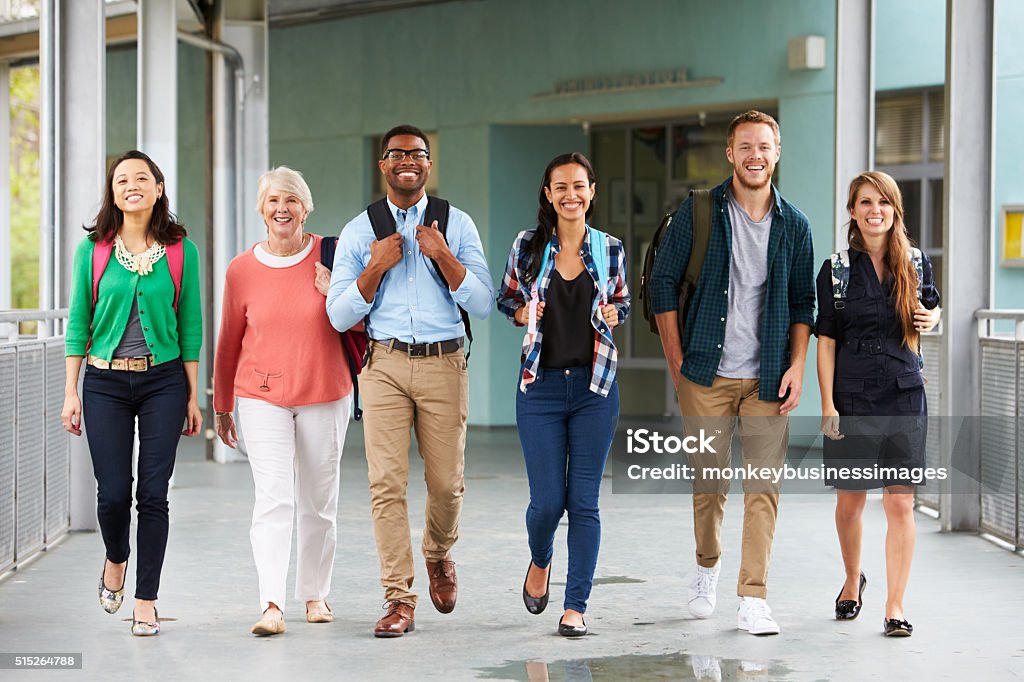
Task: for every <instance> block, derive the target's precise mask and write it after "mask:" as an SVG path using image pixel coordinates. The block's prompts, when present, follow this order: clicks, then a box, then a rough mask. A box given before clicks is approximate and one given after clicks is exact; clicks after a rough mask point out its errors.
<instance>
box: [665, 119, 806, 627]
mask: <svg viewBox="0 0 1024 682" xmlns="http://www.w3.org/2000/svg"><path fill="white" fill-rule="evenodd" d="M780 155H781V145H780V141H779V125H778V123H776V121H775V119H773V118H772V117H771V116H769V115H767V114H764V113H761V112H759V111H748V112H746V113H744V114H740V115H739V116H737V117H736V118H735V119H733V121H732V123H730V125H729V132H728V146H727V148H726V156H727V157H728V159H729V162H730V163H731V164H732V166H733V174H732V177H730V178H728V179H727V180H726V181H725V182H723V183H722V184H721V185H719V186H718V187H715V188H714V189H713V190H711V202H712V203H711V236H710V240H709V242H708V249H707V254H706V256H705V258H704V264H703V267H702V270H701V274H700V278H699V279H698V282H697V288H696V291H695V292H694V295H693V298H692V299H691V303H690V305H689V308H688V311H687V316H686V320H685V324H684V331H683V337H682V338H680V335H679V328H678V324H677V321H678V312H677V310H676V306H677V302H678V291H679V285H680V283H681V282H682V279H683V275H684V273H685V272H686V266H687V264H688V262H689V260H690V251H691V249H692V246H693V210H692V208H693V206H692V200H691V199H687V200H686V201H684V202H683V204H682V206H681V207H680V208H679V210H678V211H677V212H676V215H675V218H674V219H673V220H672V223H671V225H670V226H669V228H668V230H667V231H666V234H665V235H664V237H663V238H662V241H661V244H660V246H659V249H658V252H657V256H656V258H655V261H654V267H653V270H652V272H651V280H650V292H651V304H652V307H653V310H654V312H655V313H656V315H657V322H658V331H659V333H660V335H661V343H662V348H663V350H664V352H665V360H666V361H667V362H668V367H669V372H670V374H671V376H672V377H673V381H674V382H675V384H676V394H677V396H678V398H679V407H680V412H681V413H682V416H683V430H684V431H685V432H686V435H687V436H690V435H695V436H698V438H700V432H701V431H704V433H705V434H713V442H714V447H713V451H709V452H706V453H697V454H695V455H692V456H691V464H692V465H693V467H694V469H695V476H696V478H695V480H694V495H693V516H694V537H695V539H696V545H697V566H696V569H695V571H694V573H693V575H692V577H691V581H690V590H689V598H688V606H689V609H690V612H691V613H692V614H693V615H694V616H695V617H697V618H708V617H710V616H711V614H712V613H713V612H714V609H715V603H716V589H717V583H718V575H719V572H720V570H721V561H720V558H721V553H722V551H721V541H720V535H721V527H722V518H723V515H724V512H725V501H726V493H727V492H728V480H724V479H723V478H722V477H719V476H716V475H714V474H716V473H717V472H718V471H721V469H723V468H725V467H729V466H731V451H730V450H731V448H730V444H731V441H732V434H733V429H734V427H735V425H736V418H737V417H740V418H741V419H740V441H741V443H742V448H743V466H744V467H746V466H747V465H752V466H753V467H755V468H759V467H772V468H777V467H780V466H782V464H783V462H784V460H785V456H786V447H787V445H788V443H789V417H788V414H789V412H791V411H792V410H793V409H794V408H795V407H796V406H797V405H798V404H799V402H800V393H801V390H802V388H803V377H804V361H805V359H806V356H807V343H808V340H809V339H810V333H811V325H812V324H813V321H814V254H813V248H812V244H811V229H810V224H809V222H808V220H807V217H806V216H805V215H804V214H803V213H802V212H800V210H799V209H797V208H796V207H795V206H793V205H792V204H790V203H789V202H788V201H786V200H785V199H784V198H783V197H782V195H781V194H779V192H778V190H777V189H775V187H774V186H773V185H772V183H771V179H772V174H773V172H774V170H775V165H776V163H778V160H779V157H780ZM709 472H710V473H709ZM743 491H744V514H743V543H742V553H741V554H742V555H741V558H740V571H739V581H738V585H737V594H738V595H739V596H740V598H741V601H740V607H739V616H738V627H739V628H740V629H742V630H746V631H747V632H749V633H751V634H755V635H768V634H778V632H779V626H778V624H777V623H776V622H775V620H774V618H772V615H771V610H770V609H769V608H768V604H767V602H766V601H765V598H766V597H767V594H768V591H767V580H768V564H769V559H770V556H771V547H772V538H773V536H774V534H775V519H776V516H777V514H778V508H779V488H778V484H773V483H771V482H763V481H754V480H747V479H744V481H743Z"/></svg>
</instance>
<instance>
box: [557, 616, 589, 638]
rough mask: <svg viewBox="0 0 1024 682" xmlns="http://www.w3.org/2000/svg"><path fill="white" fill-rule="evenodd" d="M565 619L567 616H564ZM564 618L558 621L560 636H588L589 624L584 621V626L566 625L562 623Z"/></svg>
mask: <svg viewBox="0 0 1024 682" xmlns="http://www.w3.org/2000/svg"><path fill="white" fill-rule="evenodd" d="M562 618H565V616H562ZM562 618H559V619H558V634H560V635H561V636H562V637H583V636H584V635H586V634H587V622H586V621H583V625H580V626H576V625H566V624H565V623H563V622H562Z"/></svg>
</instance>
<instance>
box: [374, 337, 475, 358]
mask: <svg viewBox="0 0 1024 682" xmlns="http://www.w3.org/2000/svg"><path fill="white" fill-rule="evenodd" d="M373 342H374V343H375V344H376V345H378V346H381V347H383V348H385V349H386V350H387V351H388V352H391V351H392V350H397V351H399V352H402V353H405V354H406V355H408V356H409V357H410V358H427V357H431V356H436V355H448V354H449V353H454V352H456V351H457V350H459V349H460V348H462V344H463V342H464V341H463V338H462V337H461V336H460V337H459V338H457V339H449V340H447V341H435V342H433V343H405V342H404V341H399V340H398V339H384V340H377V339H374V340H373Z"/></svg>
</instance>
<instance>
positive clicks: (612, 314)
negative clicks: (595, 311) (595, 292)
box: [601, 303, 619, 329]
mask: <svg viewBox="0 0 1024 682" xmlns="http://www.w3.org/2000/svg"><path fill="white" fill-rule="evenodd" d="M601 316H602V317H604V321H605V324H607V325H608V328H609V329H615V328H616V327H618V326H619V310H618V308H616V307H615V306H613V305H612V304H611V303H609V304H608V305H603V306H601Z"/></svg>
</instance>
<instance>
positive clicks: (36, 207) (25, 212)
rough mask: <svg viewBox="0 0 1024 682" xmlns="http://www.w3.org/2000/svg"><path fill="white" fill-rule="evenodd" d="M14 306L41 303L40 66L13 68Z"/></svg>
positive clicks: (12, 256) (12, 242)
mask: <svg viewBox="0 0 1024 682" xmlns="http://www.w3.org/2000/svg"><path fill="white" fill-rule="evenodd" d="M10 173H11V306H12V307H13V308H38V307H39V217H40V203H41V198H40V183H39V68H38V67H34V66H33V67H25V68H17V69H11V166H10Z"/></svg>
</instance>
